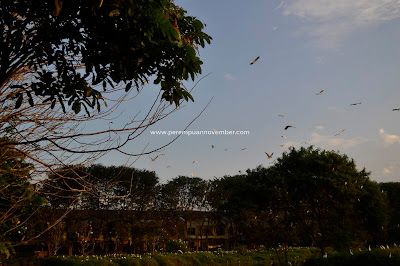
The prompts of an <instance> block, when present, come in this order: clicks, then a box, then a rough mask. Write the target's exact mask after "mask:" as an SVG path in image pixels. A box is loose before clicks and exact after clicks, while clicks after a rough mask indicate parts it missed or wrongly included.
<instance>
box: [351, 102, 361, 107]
mask: <svg viewBox="0 0 400 266" xmlns="http://www.w3.org/2000/svg"><path fill="white" fill-rule="evenodd" d="M359 104H361V102H359V103H352V104H350V106H356V105H359Z"/></svg>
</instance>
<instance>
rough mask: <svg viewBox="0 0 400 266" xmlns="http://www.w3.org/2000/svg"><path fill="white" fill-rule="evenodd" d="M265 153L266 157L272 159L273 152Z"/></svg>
mask: <svg viewBox="0 0 400 266" xmlns="http://www.w3.org/2000/svg"><path fill="white" fill-rule="evenodd" d="M265 154H266V155H267V156H268V159H272V155H274V153H271V154H268V153H266V152H265Z"/></svg>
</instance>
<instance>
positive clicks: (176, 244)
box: [165, 239, 188, 253]
mask: <svg viewBox="0 0 400 266" xmlns="http://www.w3.org/2000/svg"><path fill="white" fill-rule="evenodd" d="M165 250H166V251H167V252H171V253H176V252H178V250H181V251H182V252H187V251H188V247H187V244H186V243H185V242H184V241H183V240H182V239H172V240H169V241H168V242H167V243H165Z"/></svg>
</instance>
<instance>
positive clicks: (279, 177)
mask: <svg viewBox="0 0 400 266" xmlns="http://www.w3.org/2000/svg"><path fill="white" fill-rule="evenodd" d="M210 196H211V199H210V200H211V205H212V206H213V207H214V208H217V209H218V210H219V212H220V213H223V214H225V215H228V216H230V217H231V219H234V220H235V221H236V222H237V223H238V224H242V225H243V228H244V234H245V236H246V237H245V239H246V241H247V242H248V243H267V244H268V245H270V246H272V247H278V246H279V245H281V246H284V247H288V246H289V245H296V244H297V245H313V246H318V247H320V249H321V252H322V254H324V252H325V248H326V247H328V246H332V247H334V248H336V249H339V250H341V249H346V248H349V247H350V246H357V245H365V244H367V243H368V242H369V243H371V241H372V240H376V239H379V237H380V235H382V234H383V232H384V231H383V229H382V228H384V227H385V222H386V214H385V208H386V201H385V197H384V194H383V193H381V191H380V189H379V186H378V185H377V184H376V182H373V181H371V180H370V179H369V173H368V172H366V170H365V169H363V170H361V171H359V170H357V168H356V165H355V163H354V161H353V160H351V159H349V158H348V157H347V156H346V155H342V154H340V153H338V152H335V151H326V150H320V149H314V148H313V147H309V148H301V149H299V150H296V149H290V150H289V152H287V153H284V154H283V155H282V157H281V158H278V159H277V163H276V164H275V165H273V166H271V167H269V168H263V167H261V166H259V167H257V168H256V169H254V170H247V172H246V174H245V175H237V176H233V177H224V178H221V179H219V180H218V179H217V180H215V181H214V182H213V189H212V192H211V194H210ZM260 232H264V233H263V234H260Z"/></svg>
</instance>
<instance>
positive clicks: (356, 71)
mask: <svg viewBox="0 0 400 266" xmlns="http://www.w3.org/2000/svg"><path fill="white" fill-rule="evenodd" d="M176 4H178V5H179V6H181V7H183V8H184V9H186V10H187V11H188V14H189V15H192V16H196V17H197V18H199V19H200V20H201V21H202V22H204V23H205V24H206V25H207V26H206V28H205V32H207V33H208V34H209V35H211V36H212V37H213V41H212V43H211V45H209V46H207V47H206V48H205V49H201V50H200V56H201V59H202V61H203V62H204V65H203V74H207V73H209V72H211V74H210V75H209V76H208V77H206V78H205V79H203V80H202V81H201V82H200V83H199V84H198V86H197V87H196V89H195V90H194V91H193V94H192V95H193V96H194V98H195V102H194V103H191V102H190V103H188V104H186V106H185V107H184V108H182V109H181V110H179V111H178V112H177V113H175V114H174V115H172V116H170V117H168V118H167V119H165V120H163V121H161V122H160V123H158V124H156V125H154V126H152V127H151V128H149V130H148V131H147V132H146V133H145V134H144V135H143V136H142V137H141V138H140V139H139V140H137V141H136V142H135V143H131V144H129V145H130V146H129V147H128V148H129V149H130V150H135V149H141V148H142V147H143V146H144V145H146V144H147V143H150V147H157V146H160V145H161V144H163V143H166V142H168V141H169V140H171V139H172V136H170V137H167V136H154V135H151V134H150V130H182V129H183V128H185V126H186V125H187V124H188V123H190V121H191V120H192V119H193V118H194V117H195V116H196V115H197V114H198V113H199V112H200V111H201V110H202V109H203V108H204V106H205V105H206V104H207V103H208V101H209V100H210V99H211V98H212V97H214V98H213V101H212V103H211V104H210V106H209V107H208V108H207V109H206V111H205V112H204V113H203V114H202V116H201V117H200V118H199V119H198V120H196V121H195V123H194V124H192V126H191V127H190V128H189V130H212V129H214V128H215V129H217V130H225V129H226V130H249V131H250V132H251V134H250V135H245V136H221V135H220V136H215V135H214V136H182V137H180V138H179V139H178V140H177V141H176V142H174V143H173V144H171V145H170V146H168V147H167V148H166V149H165V150H164V151H163V152H162V153H163V154H165V156H160V157H159V158H158V159H157V160H156V161H155V162H152V161H151V159H150V158H149V157H148V156H143V157H141V158H140V159H139V160H138V161H137V162H135V164H134V165H133V166H134V167H137V168H146V169H148V170H154V171H156V172H157V174H158V176H159V177H160V180H161V181H162V182H165V181H166V180H171V179H172V178H174V177H177V176H178V175H187V176H190V175H191V173H192V172H194V175H195V176H198V177H201V178H205V179H212V178H213V177H214V176H215V177H221V176H223V175H233V174H236V173H238V171H239V170H242V171H244V170H246V169H248V168H254V167H256V166H257V165H260V164H262V165H264V166H269V165H270V163H271V161H272V160H273V159H268V158H267V156H266V155H265V153H264V152H268V153H271V152H273V153H274V156H273V158H276V157H279V156H280V154H281V153H282V152H283V151H285V150H287V148H288V146H290V145H294V146H295V147H297V148H298V147H300V146H301V142H307V143H309V144H313V145H315V146H316V147H321V148H324V149H329V150H337V151H339V152H341V153H345V154H347V155H348V156H349V157H351V158H354V159H355V161H356V163H357V165H358V168H360V169H361V168H363V167H366V169H367V170H368V171H371V178H372V179H373V180H376V181H379V182H383V181H400V180H399V179H400V176H399V172H400V162H399V159H398V158H400V149H399V148H400V124H399V121H400V112H398V111H397V112H394V111H392V109H393V108H400V72H399V70H400V31H399V30H398V29H399V28H400V1H398V0H353V1H348V0H288V1H278V0H276V1H273V0H269V1H265V0H264V1H261V0H253V1H236V0H231V1H226V0H219V1H210V0H202V1H197V0H196V1H195V0H180V1H176ZM257 56H260V59H259V60H258V61H257V63H256V64H254V65H250V62H251V61H252V60H253V59H254V58H256V57H257ZM199 77H201V76H199ZM187 86H188V87H190V86H192V83H188V84H187ZM321 90H324V92H323V93H322V94H321V95H316V93H317V92H319V91H321ZM156 92H157V87H156V86H154V85H147V86H146V87H145V88H144V92H143V95H141V96H140V97H141V98H139V99H138V100H137V101H135V102H134V103H133V102H132V103H128V104H126V105H125V106H123V107H122V108H123V109H122V112H123V114H125V115H127V114H132V115H133V114H134V113H135V112H136V111H137V110H140V109H141V108H145V107H146V106H148V105H149V104H150V99H151V98H152V97H154V95H155V93H156ZM356 102H361V104H360V105H357V106H350V104H352V103H356ZM282 113H286V115H285V117H283V118H282V117H279V116H278V115H279V114H282ZM122 118H123V115H122ZM122 118H121V119H122ZM286 125H293V126H295V127H296V128H291V129H288V130H287V131H285V130H284V127H285V126H286ZM342 130H344V131H343V133H342V134H341V135H339V136H335V134H337V133H339V132H341V131H342ZM282 135H285V136H286V137H287V139H284V138H282V137H281V136H282ZM283 144H284V145H285V146H284V147H280V145H283ZM211 145H215V148H214V149H212V148H211ZM243 148H246V150H245V151H242V149H243ZM225 149H229V151H225ZM151 157H155V156H151ZM126 160H127V158H124V157H122V156H121V155H118V154H109V155H107V156H105V157H103V158H102V159H101V160H100V161H99V162H101V163H104V164H107V165H110V164H114V165H120V164H123V163H125V161H126ZM193 161H198V163H194V164H193V163H192V162H193Z"/></svg>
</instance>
